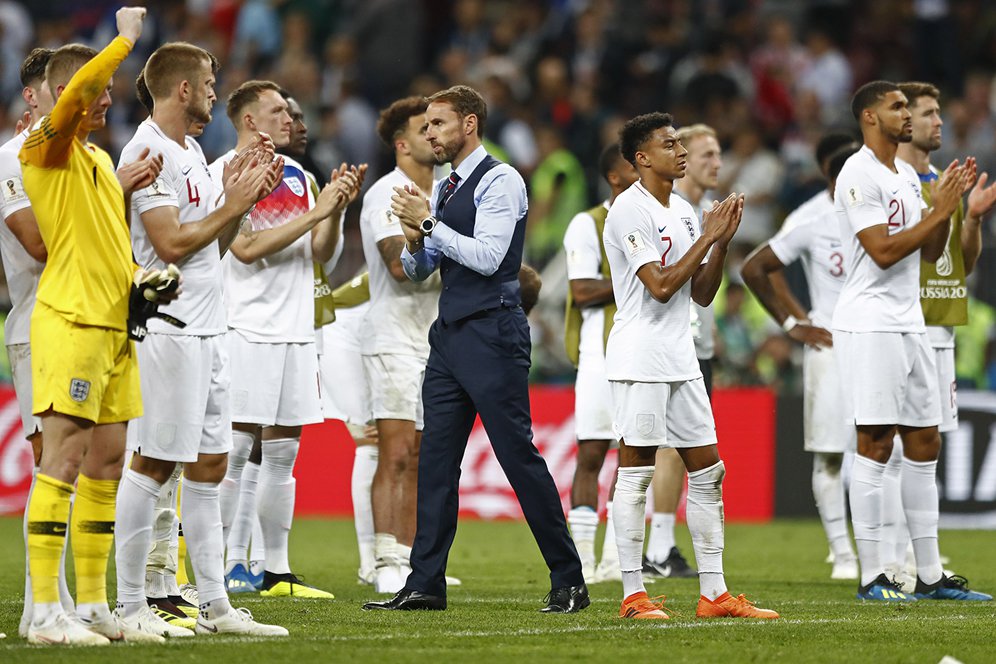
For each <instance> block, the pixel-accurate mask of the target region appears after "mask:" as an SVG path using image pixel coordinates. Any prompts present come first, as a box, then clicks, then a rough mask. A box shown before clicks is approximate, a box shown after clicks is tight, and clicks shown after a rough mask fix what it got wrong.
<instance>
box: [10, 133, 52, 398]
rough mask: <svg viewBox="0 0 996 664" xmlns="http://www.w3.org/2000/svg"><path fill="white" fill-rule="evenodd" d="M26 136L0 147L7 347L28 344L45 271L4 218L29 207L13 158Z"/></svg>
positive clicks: (29, 202) (17, 164) (16, 160)
mask: <svg viewBox="0 0 996 664" xmlns="http://www.w3.org/2000/svg"><path fill="white" fill-rule="evenodd" d="M28 133H29V132H28V130H24V131H22V132H21V133H20V134H18V135H17V136H14V137H13V138H12V139H10V140H9V141H7V142H6V143H4V144H3V146H0V188H2V190H3V195H2V196H0V216H2V217H3V221H4V223H0V256H2V257H3V270H4V274H5V275H6V276H7V292H8V294H9V296H10V304H11V309H10V313H9V314H7V320H6V322H4V326H3V334H4V343H5V344H6V345H8V346H13V345H14V344H26V343H30V341H31V310H32V309H34V308H35V295H36V294H37V293H38V280H39V279H40V278H41V273H42V270H44V269H45V264H44V263H39V262H38V261H36V260H35V259H34V258H32V257H31V254H29V253H28V252H27V250H26V249H25V248H24V245H22V244H21V242H20V241H19V240H18V239H17V237H16V236H15V235H14V233H13V232H12V231H11V230H10V228H9V227H8V226H7V224H6V221H7V217H9V216H10V215H12V214H14V213H15V212H17V211H19V210H23V209H25V208H29V207H31V201H29V200H28V195H27V194H26V193H24V183H23V182H22V180H21V162H20V161H18V159H17V153H18V152H20V150H21V146H22V145H23V144H24V141H25V139H26V138H27V137H28ZM29 396H30V395H29Z"/></svg>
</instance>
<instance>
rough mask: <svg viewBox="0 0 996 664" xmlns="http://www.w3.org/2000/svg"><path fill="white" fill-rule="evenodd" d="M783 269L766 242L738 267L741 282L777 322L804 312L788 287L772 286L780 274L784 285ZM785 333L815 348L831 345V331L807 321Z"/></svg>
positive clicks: (799, 318)
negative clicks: (742, 281) (742, 280)
mask: <svg viewBox="0 0 996 664" xmlns="http://www.w3.org/2000/svg"><path fill="white" fill-rule="evenodd" d="M784 269H785V266H784V265H783V264H782V262H781V261H780V260H778V256H776V255H775V252H774V251H772V250H771V247H769V246H768V243H767V242H765V243H764V244H762V245H761V246H759V247H758V248H757V249H755V250H754V251H753V252H751V254H750V256H748V257H747V260H745V261H744V265H743V267H742V268H741V269H740V276H742V277H743V279H744V283H745V284H747V287H748V288H750V289H751V291H753V292H754V295H756V296H757V299H759V300H760V301H761V304H762V305H763V306H764V308H765V309H767V311H768V313H769V314H771V317H772V318H774V319H775V321H776V322H777V323H778V324H779V325H783V324H784V323H785V320H786V319H787V318H788V317H789V316H793V317H795V318H796V319H798V320H800V321H805V320H806V312H805V310H804V309H803V308H802V305H801V304H799V300H797V299H796V298H795V296H794V295H792V292H791V291H790V290H788V288H784V290H781V289H779V288H777V287H776V286H775V283H774V281H775V278H776V277H778V278H780V281H781V282H782V284H783V285H784V282H785V277H784ZM786 334H788V336H789V337H790V338H791V339H794V340H795V341H798V342H799V343H802V344H805V345H807V346H809V347H810V348H815V349H816V350H820V349H822V348H830V347H831V346H833V335H832V334H831V333H830V331H829V330H827V329H825V328H822V327H818V326H816V325H811V324H809V323H808V322H801V323H799V324H798V325H796V326H795V327H793V328H792V329H790V330H788V332H786Z"/></svg>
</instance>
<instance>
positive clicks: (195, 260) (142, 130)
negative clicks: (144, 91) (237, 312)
mask: <svg viewBox="0 0 996 664" xmlns="http://www.w3.org/2000/svg"><path fill="white" fill-rule="evenodd" d="M145 148H149V154H150V155H153V156H154V155H156V154H161V155H162V156H163V169H162V171H160V173H159V177H158V178H156V180H155V181H154V182H153V183H152V184H151V185H149V186H148V187H146V188H144V189H139V190H138V191H135V192H133V193H132V196H131V247H132V251H133V252H134V253H135V261H136V262H137V263H138V264H139V265H141V266H142V267H144V268H163V267H165V265H166V264H165V263H164V262H163V261H162V260H161V259H160V258H159V256H157V255H156V250H155V248H154V247H153V246H152V241H151V240H150V239H149V235H148V233H147V232H146V230H145V224H144V223H143V222H142V215H143V214H144V213H146V212H149V211H150V210H154V209H156V208H160V207H167V206H168V207H174V208H177V212H178V214H179V219H180V223H181V224H189V223H193V222H197V221H201V220H202V219H204V217H206V216H207V215H208V214H209V213H210V211H211V200H212V199H213V198H214V196H215V191H214V184H213V183H212V181H211V175H210V174H209V173H208V166H207V161H206V160H205V159H204V152H203V151H202V150H201V146H200V145H199V144H198V143H197V141H195V140H194V139H193V138H191V137H190V136H186V137H184V145H180V144H179V143H177V142H176V141H174V140H173V139H171V138H169V137H168V136H166V135H165V134H164V133H163V131H162V129H160V128H159V125H157V124H156V123H155V122H153V121H152V120H151V119H148V120H146V121H145V122H143V123H142V124H140V125H138V129H137V130H136V131H135V136H134V137H132V139H131V140H130V141H128V144H127V145H125V147H124V149H123V150H122V151H121V159H120V161H119V162H118V163H119V168H120V166H121V165H122V164H127V163H128V162H131V161H135V160H136V159H138V157H139V155H140V154H141V153H142V150H144V149H145ZM177 267H179V268H180V271H181V272H182V273H183V292H182V293H181V294H180V297H178V298H177V299H176V301H175V302H173V303H171V304H169V305H167V306H164V307H161V308H160V310H161V311H163V312H165V313H168V314H170V315H171V316H174V317H176V318H178V319H180V320H181V321H183V322H184V323H186V324H187V326H186V327H185V328H183V329H180V328H178V327H175V326H173V325H170V324H169V323H167V322H165V321H162V320H159V319H157V318H151V319H149V325H148V327H149V332H155V333H158V334H181V335H193V336H210V335H215V334H222V333H223V332H224V331H225V310H224V307H223V306H222V297H221V259H220V257H219V254H218V243H217V242H211V243H209V244H208V245H207V246H205V247H202V248H201V249H200V250H199V251H196V252H194V253H193V254H191V255H190V256H188V257H187V258H186V259H185V260H183V261H181V262H179V263H178V264H177Z"/></svg>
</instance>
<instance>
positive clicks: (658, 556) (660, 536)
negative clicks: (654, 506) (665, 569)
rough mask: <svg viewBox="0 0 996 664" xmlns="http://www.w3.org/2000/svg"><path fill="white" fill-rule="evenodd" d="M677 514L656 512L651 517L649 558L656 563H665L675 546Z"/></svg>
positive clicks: (648, 541) (648, 543)
mask: <svg viewBox="0 0 996 664" xmlns="http://www.w3.org/2000/svg"><path fill="white" fill-rule="evenodd" d="M676 518H677V517H676V515H675V514H669V513H667V512H654V514H653V516H652V517H650V537H649V538H648V539H647V559H648V560H651V561H653V562H655V563H663V562H664V561H665V560H667V557H668V555H669V554H670V553H671V548H672V547H673V546H675V541H674V523H675V521H676Z"/></svg>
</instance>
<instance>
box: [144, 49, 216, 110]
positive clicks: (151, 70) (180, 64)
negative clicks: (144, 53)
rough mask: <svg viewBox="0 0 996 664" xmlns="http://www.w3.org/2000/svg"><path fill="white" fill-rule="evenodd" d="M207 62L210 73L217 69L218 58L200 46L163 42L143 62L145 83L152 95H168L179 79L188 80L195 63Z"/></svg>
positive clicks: (194, 68) (194, 69) (195, 66)
mask: <svg viewBox="0 0 996 664" xmlns="http://www.w3.org/2000/svg"><path fill="white" fill-rule="evenodd" d="M205 61H206V62H208V63H210V65H211V73H217V71H218V58H216V57H214V56H213V55H212V54H211V53H210V52H209V51H205V50H204V49H203V48H201V47H200V46H194V45H193V44H188V43H187V42H169V43H166V44H163V45H162V46H160V47H159V48H157V49H156V50H155V51H153V53H152V55H150V56H149V61H148V62H146V63H145V68H144V71H145V84H146V86H147V87H148V88H149V93H150V94H151V95H152V96H153V97H158V98H160V99H161V98H163V97H168V96H169V94H170V92H171V91H172V90H173V87H174V86H175V85H177V84H178V83H180V82H181V81H185V80H190V76H191V74H192V73H193V72H194V71H196V68H197V65H199V64H201V63H203V62H205Z"/></svg>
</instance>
